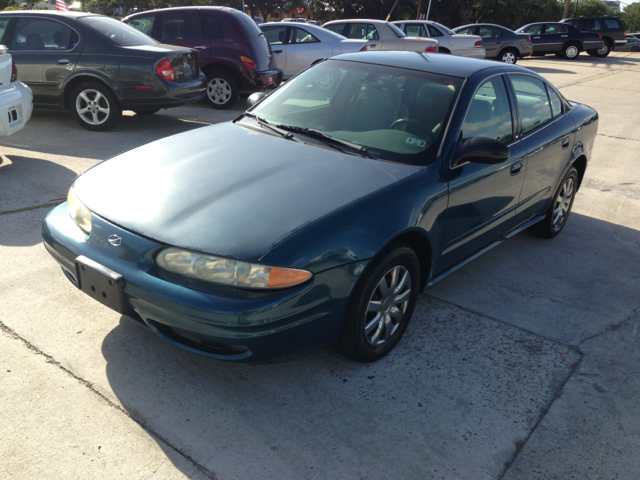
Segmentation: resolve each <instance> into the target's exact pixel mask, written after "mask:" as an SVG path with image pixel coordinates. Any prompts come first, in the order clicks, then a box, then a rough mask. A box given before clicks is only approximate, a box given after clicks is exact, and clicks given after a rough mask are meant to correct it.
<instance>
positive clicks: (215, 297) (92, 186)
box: [43, 52, 598, 362]
mask: <svg viewBox="0 0 640 480" xmlns="http://www.w3.org/2000/svg"><path fill="white" fill-rule="evenodd" d="M372 53H373V52H369V53H367V54H364V55H363V54H359V55H358V54H353V55H345V56H341V57H340V59H341V60H351V61H367V62H376V63H379V64H387V65H393V66H400V65H399V64H402V65H405V66H406V67H408V68H417V67H420V68H422V69H424V70H429V71H436V70H437V71H438V72H437V73H445V72H450V73H452V74H456V75H460V74H464V75H465V76H466V77H467V81H466V83H465V87H464V89H463V90H462V92H461V94H460V97H459V99H458V103H457V106H456V108H455V110H454V113H453V116H452V118H451V120H450V122H449V125H448V127H447V134H446V136H445V139H444V141H443V144H442V146H441V153H440V155H439V156H438V158H437V159H436V160H435V161H433V162H430V163H429V164H426V165H423V166H415V165H413V166H410V165H399V164H394V163H391V162H383V161H380V160H374V159H368V158H361V157H359V156H353V155H347V154H343V153H340V152H336V151H332V150H328V149H326V148H320V147H314V146H309V145H301V144H297V143H294V142H291V141H288V140H286V139H284V138H280V137H277V136H274V135H271V134H269V133H266V130H265V131H264V133H260V132H256V131H254V130H251V129H247V128H245V127H242V126H239V125H234V124H225V125H221V126H217V127H206V128H202V129H199V130H195V131H192V132H188V133H184V134H180V135H177V136H174V137H170V138H169V139H165V140H161V141H159V142H154V143H152V144H149V145H146V146H143V147H140V148H138V149H134V150H132V151H130V152H128V153H126V154H125V155H122V156H119V157H116V158H114V159H112V160H109V161H107V162H104V163H102V164H100V165H98V166H97V167H94V168H93V169H91V170H90V171H89V172H87V173H85V174H84V175H82V176H80V177H79V178H78V179H77V180H76V182H75V188H76V193H77V194H78V196H79V197H80V198H81V199H82V200H83V201H84V202H85V203H86V204H87V206H88V207H89V208H90V209H93V210H94V212H95V214H94V219H93V231H92V234H91V236H89V237H87V236H85V235H84V234H83V233H82V232H81V231H80V230H79V229H78V227H77V226H76V225H75V224H74V222H73V221H72V220H71V218H70V217H69V215H68V213H67V209H66V204H63V205H61V206H59V207H56V208H55V209H54V210H53V211H52V212H50V213H49V215H48V216H47V218H46V219H45V222H44V224H43V238H44V242H45V245H46V246H47V248H48V250H49V251H50V252H51V253H52V255H53V256H54V258H56V260H57V261H58V262H59V263H60V264H61V265H62V266H63V268H64V270H65V273H66V275H67V276H68V277H69V278H70V280H72V281H75V273H74V272H75V266H74V260H75V258H76V257H77V256H78V255H86V256H89V257H90V258H91V259H93V260H95V261H96V262H99V263H101V264H103V265H105V266H107V267H108V268H111V269H113V270H115V271H116V272H119V273H121V274H122V275H123V276H124V277H125V279H126V287H125V294H126V297H127V302H128V305H129V309H128V311H127V312H125V313H126V314H127V315H128V316H131V317H133V318H136V319H138V321H141V322H144V323H145V324H146V325H148V326H149V327H150V328H151V329H152V330H153V331H154V332H156V333H157V334H158V335H160V336H162V337H163V338H164V339H165V340H167V341H169V342H172V343H174V344H176V345H178V346H181V347H182V348H186V349H188V350H192V351H195V352H198V353H201V354H205V355H209V356H212V357H214V358H219V359H226V360H232V361H251V362H264V361H271V360H274V359H277V358H282V357H286V356H289V355H292V354H295V353H296V352H299V351H301V350H306V349H309V348H312V347H314V346H320V345H327V344H330V343H332V342H333V341H335V339H336V338H337V336H338V334H339V332H340V329H341V327H342V322H343V320H344V316H345V312H346V309H347V306H348V304H349V299H350V298H349V297H350V295H351V292H352V291H353V288H354V285H355V284H356V282H357V281H358V279H359V278H360V276H361V275H362V272H363V271H364V270H365V268H366V265H367V263H368V262H369V261H370V259H372V258H373V257H375V256H376V254H378V252H380V251H381V250H382V249H383V248H384V247H385V246H386V245H388V244H389V243H390V242H392V241H394V240H396V239H401V240H404V241H405V242H406V243H408V244H409V245H411V246H412V247H413V248H416V250H418V251H419V252H420V259H421V262H422V271H421V277H422V278H421V284H422V286H426V285H427V284H428V283H429V282H432V281H434V279H435V280H438V279H439V278H442V277H443V276H444V275H446V274H447V273H448V272H451V271H453V270H454V269H456V268H457V266H459V265H460V264H462V263H463V262H466V261H468V260H469V259H470V258H474V256H475V255H478V254H479V253H480V252H483V251H485V250H486V249H487V248H490V247H491V246H492V245H495V244H496V243H497V242H499V241H501V240H503V239H504V238H506V237H507V236H509V234H510V232H511V233H512V232H515V231H517V229H519V228H522V227H523V226H526V225H528V224H529V223H530V222H531V221H533V220H536V219H538V218H541V216H543V215H544V213H545V212H546V210H547V208H548V206H549V204H550V201H551V198H552V196H553V195H554V193H555V191H556V190H557V188H558V186H559V184H560V182H561V180H562V178H563V176H564V175H565V174H566V172H567V171H568V169H569V168H570V167H571V166H572V165H575V166H576V167H577V168H578V170H579V173H580V175H581V177H582V175H583V174H584V170H585V168H586V165H587V161H588V160H589V158H590V155H591V152H592V147H593V142H594V139H595V136H596V131H597V124H598V115H597V113H596V112H595V111H594V110H593V109H591V108H589V107H586V106H583V105H578V104H566V105H565V109H566V113H564V114H563V115H562V116H560V117H558V118H557V119H556V120H555V121H553V122H551V123H549V124H547V125H545V126H543V127H540V128H538V129H537V130H534V131H533V132H530V133H529V134H528V135H526V136H522V135H521V133H520V122H519V119H518V117H517V116H516V117H515V118H516V130H517V131H516V132H515V133H516V138H515V140H514V141H513V142H512V144H510V151H511V156H510V158H509V159H508V160H507V161H506V162H504V163H502V164H500V165H481V164H476V163H468V164H464V165H462V166H459V167H457V168H452V167H451V165H452V164H453V162H454V160H455V148H456V144H457V140H458V138H459V134H460V130H461V127H462V124H463V122H464V118H465V116H466V111H467V106H468V105H469V103H470V101H471V99H472V98H473V97H474V95H475V92H476V89H477V87H478V86H479V85H480V84H481V83H482V82H483V81H485V80H486V79H487V78H489V77H492V76H495V75H505V76H508V75H509V74H524V75H534V76H536V78H541V77H539V76H537V75H535V74H532V73H531V72H530V71H528V70H526V69H522V68H520V67H515V66H507V65H502V66H495V64H493V63H489V62H483V61H473V60H469V59H459V58H457V57H451V56H443V55H435V56H423V55H420V54H399V52H393V54H392V55H390V54H388V53H375V54H372ZM434 57H437V58H434ZM505 81H506V82H507V83H506V85H509V83H508V82H509V80H508V78H506V77H505ZM510 96H511V100H512V108H513V112H517V110H516V109H515V102H513V92H510ZM145 162H146V163H145ZM518 162H521V163H522V164H521V165H520V164H518ZM514 166H515V167H516V170H517V172H518V173H517V174H514V175H511V174H509V172H512V171H513V170H512V168H514ZM336 170H337V171H336ZM123 172H124V173H125V174H124V175H123ZM216 173H217V174H218V177H219V178H217V177H216ZM529 174H531V176H529ZM224 179H228V183H227V184H225V183H224V181H223V180H224ZM116 182H117V185H118V186H117V188H115V187H113V185H114V184H116ZM520 186H521V187H522V188H521V187H520ZM118 192H124V193H123V194H122V195H119V194H118ZM270 195H273V196H270ZM121 197H122V198H121ZM127 202H129V205H130V208H129V209H128V210H127V208H126V205H127ZM139 202H142V203H139ZM143 206H144V208H143ZM106 219H109V220H106ZM254 225H255V229H252V227H253V226H254ZM133 232H137V233H133ZM112 234H117V235H120V236H121V237H122V238H123V240H122V246H123V247H124V248H122V247H121V248H113V247H111V246H110V245H109V244H108V243H107V242H106V239H107V238H108V236H109V235H112ZM140 234H141V235H140ZM166 244H170V245H179V246H184V247H190V248H196V249H199V250H201V251H204V252H209V253H213V254H217V255H222V256H229V257H234V258H241V259H243V260H247V261H259V262H261V263H264V264H267V265H278V266H285V267H292V268H302V269H307V270H309V271H311V272H313V274H314V276H313V277H312V279H311V280H310V281H309V282H308V283H305V284H303V285H301V286H297V287H294V288H291V289H285V290H281V291H270V292H257V291H247V290H241V289H237V288H232V287H225V286H220V285H213V284H206V283H205V282H198V281H192V280H188V279H185V278H183V277H178V276H172V275H170V274H168V273H165V272H162V271H160V270H159V269H158V268H157V266H156V265H155V262H154V257H155V254H156V253H157V252H158V250H159V249H160V248H162V247H163V246H164V245H166ZM168 326H171V327H172V328H173V330H171V329H170V328H168ZM176 332H178V333H176ZM180 332H182V333H180ZM191 336H195V337H199V338H200V339H203V338H204V339H205V340H206V341H205V344H207V346H205V345H204V344H202V343H198V341H196V340H194V339H190V338H191Z"/></svg>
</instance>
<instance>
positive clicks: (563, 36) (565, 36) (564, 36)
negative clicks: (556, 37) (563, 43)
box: [560, 35, 569, 38]
mask: <svg viewBox="0 0 640 480" xmlns="http://www.w3.org/2000/svg"><path fill="white" fill-rule="evenodd" d="M560 36H561V37H562V38H567V37H568V36H569V35H560Z"/></svg>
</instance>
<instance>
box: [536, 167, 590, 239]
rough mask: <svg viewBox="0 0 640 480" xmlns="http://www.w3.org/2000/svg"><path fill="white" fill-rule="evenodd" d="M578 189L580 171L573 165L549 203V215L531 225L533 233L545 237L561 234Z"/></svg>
mask: <svg viewBox="0 0 640 480" xmlns="http://www.w3.org/2000/svg"><path fill="white" fill-rule="evenodd" d="M577 190H578V171H577V170H576V169H575V168H574V167H571V169H570V170H569V173H567V175H566V176H565V177H564V179H563V180H562V183H561V184H560V187H558V190H557V191H556V194H555V195H554V197H553V200H552V201H551V205H549V210H547V216H546V217H545V218H544V220H542V221H540V222H538V223H536V224H535V225H533V226H531V228H530V229H529V230H530V231H531V233H533V234H534V235H537V236H539V237H544V238H553V237H555V236H556V235H557V234H559V233H560V232H561V231H562V229H563V228H564V226H565V225H566V223H567V219H568V218H569V214H570V213H571V207H572V206H573V200H574V198H575V197H576V191H577Z"/></svg>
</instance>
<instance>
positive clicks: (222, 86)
mask: <svg viewBox="0 0 640 480" xmlns="http://www.w3.org/2000/svg"><path fill="white" fill-rule="evenodd" d="M207 100H208V101H209V105H211V106H212V107H213V108H215V109H216V110H226V109H228V108H231V107H233V106H234V105H235V103H236V101H237V100H238V83H237V82H236V80H235V78H233V75H231V74H229V73H227V72H223V71H215V72H211V73H210V74H209V75H207Z"/></svg>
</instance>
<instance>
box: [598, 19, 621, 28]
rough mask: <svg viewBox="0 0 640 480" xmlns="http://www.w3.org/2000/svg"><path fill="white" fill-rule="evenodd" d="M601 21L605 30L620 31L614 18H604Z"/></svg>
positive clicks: (618, 24)
mask: <svg viewBox="0 0 640 480" xmlns="http://www.w3.org/2000/svg"><path fill="white" fill-rule="evenodd" d="M603 21H604V24H605V25H606V26H607V28H608V29H610V30H622V27H621V26H620V23H618V20H616V19H615V18H604V19H603Z"/></svg>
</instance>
